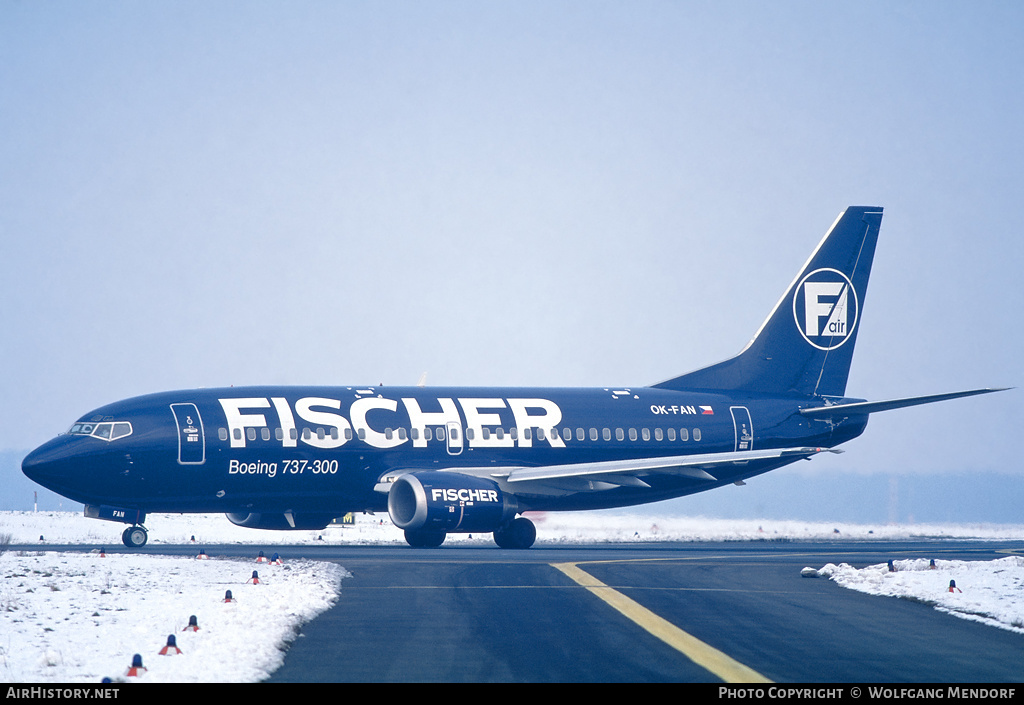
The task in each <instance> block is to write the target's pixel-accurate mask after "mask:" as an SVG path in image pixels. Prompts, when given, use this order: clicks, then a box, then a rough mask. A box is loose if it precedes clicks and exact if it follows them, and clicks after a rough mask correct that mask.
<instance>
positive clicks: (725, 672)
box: [551, 563, 771, 683]
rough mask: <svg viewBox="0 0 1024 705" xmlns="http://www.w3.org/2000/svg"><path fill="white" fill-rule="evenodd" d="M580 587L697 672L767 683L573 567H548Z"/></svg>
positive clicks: (719, 652) (765, 680)
mask: <svg viewBox="0 0 1024 705" xmlns="http://www.w3.org/2000/svg"><path fill="white" fill-rule="evenodd" d="M551 566H552V567H553V568H557V569H558V570H560V571H562V572H563V573H564V574H565V575H567V576H568V577H569V578H570V579H571V580H573V581H575V582H576V583H577V584H579V585H580V586H582V587H585V588H586V589H587V590H589V591H590V592H591V593H593V594H594V595H596V596H598V597H600V598H601V599H602V600H604V601H605V602H606V603H608V604H609V605H611V606H612V607H613V608H615V609H616V610H618V611H619V612H620V613H622V614H623V615H624V616H625V617H626V618H627V619H630V620H631V621H633V622H634V623H636V624H637V625H638V626H639V627H640V628H641V629H644V630H645V631H647V632H648V633H650V634H652V635H653V636H656V637H657V638H659V639H661V640H662V641H664V642H665V643H666V644H668V645H669V646H671V647H672V648H674V649H676V650H677V651H679V652H680V653H681V654H683V655H684V656H686V657H687V658H688V659H690V660H691V661H693V662H694V663H695V664H697V665H698V666H700V667H701V668H705V669H707V670H708V671H710V672H711V673H713V674H714V675H716V676H718V677H719V678H721V679H722V680H723V681H725V682H726V683H771V681H770V680H769V679H768V678H765V677H764V676H762V675H761V674H760V673H758V672H757V671H755V670H753V669H752V668H749V667H748V666H744V665H743V664H742V663H740V662H739V661H736V660H735V659H733V658H730V657H729V656H726V655H725V654H723V653H722V652H721V651H719V650H718V649H716V648H714V647H712V646H708V645H707V644H705V643H704V642H703V641H701V640H700V639H697V638H696V637H694V636H692V635H690V634H687V633H686V632H684V631H683V630H682V629H680V628H679V627H677V626H676V625H674V624H672V623H671V622H669V621H667V620H665V619H663V618H661V617H659V616H658V615H656V614H654V612H651V611H650V610H649V609H647V608H646V607H644V606H642V605H640V604H639V603H637V602H634V601H633V600H631V599H629V598H628V597H626V596H625V595H623V594H622V593H621V592H619V591H617V590H615V589H614V588H610V587H608V586H607V585H605V584H604V583H602V582H601V581H600V580H598V579H597V578H595V577H594V576H592V575H590V573H587V572H586V571H584V570H582V569H580V568H579V567H578V566H577V565H576V564H575V563H552V564H551Z"/></svg>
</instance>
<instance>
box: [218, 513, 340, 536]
mask: <svg viewBox="0 0 1024 705" xmlns="http://www.w3.org/2000/svg"><path fill="white" fill-rule="evenodd" d="M227 518H228V521H230V522H231V523H232V524H235V525H236V526H244V527H245V528H247V529H274V530H277V531H282V530H283V531H291V530H293V529H310V530H318V529H322V528H324V527H325V526H327V525H328V524H330V523H331V521H332V520H333V519H334V517H333V516H328V515H326V514H292V513H291V512H286V513H283V514H257V513H252V514H244V513H241V512H239V513H237V514H228V515H227Z"/></svg>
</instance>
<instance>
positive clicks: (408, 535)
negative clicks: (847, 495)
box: [125, 517, 537, 548]
mask: <svg viewBox="0 0 1024 705" xmlns="http://www.w3.org/2000/svg"><path fill="white" fill-rule="evenodd" d="M127 533H128V532H125V534H126V535H127ZM447 536H448V534H447V533H446V532H444V531H441V530H439V529H419V530H413V531H411V530H409V529H406V531H405V540H406V541H407V542H408V544H409V545H410V546H412V547H413V548H437V547H438V546H440V545H441V544H442V543H444V540H445V538H447ZM536 540H537V527H535V526H534V525H533V522H532V521H530V520H529V519H527V518H525V517H519V518H518V519H514V520H512V521H510V522H509V523H508V524H506V525H505V526H503V527H501V528H500V529H496V530H495V531H494V543H496V544H498V548H529V547H530V546H532V545H533V542H534V541H536Z"/></svg>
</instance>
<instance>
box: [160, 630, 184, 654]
mask: <svg viewBox="0 0 1024 705" xmlns="http://www.w3.org/2000/svg"><path fill="white" fill-rule="evenodd" d="M180 653H181V649H179V648H178V642H177V640H176V639H175V638H174V635H173V634H171V635H170V636H168V637H167V645H166V646H164V648H162V649H160V655H161V656H177V655H178V654H180Z"/></svg>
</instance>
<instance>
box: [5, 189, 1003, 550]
mask: <svg viewBox="0 0 1024 705" xmlns="http://www.w3.org/2000/svg"><path fill="white" fill-rule="evenodd" d="M881 219H882V209H881V208H879V207H864V206H856V207H853V206H851V207H849V208H847V209H846V210H845V211H843V212H842V213H840V215H839V217H838V218H837V219H836V221H835V222H834V223H833V225H832V227H831V228H830V229H829V230H828V232H827V234H826V235H825V237H824V239H822V241H821V242H820V244H819V245H818V246H817V248H816V249H815V250H814V251H813V253H812V254H811V256H810V258H809V259H808V260H807V262H806V263H805V264H804V266H803V267H802V268H801V269H800V271H799V274H797V276H796V278H795V279H794V280H793V282H792V284H791V285H790V286H789V287H788V288H787V289H786V292H785V293H784V294H783V295H782V298H781V299H779V301H778V303H777V304H776V305H775V307H774V308H773V309H772V311H771V313H770V314H769V316H768V318H767V319H766V320H765V322H764V323H763V324H762V325H761V327H760V329H759V330H758V331H757V332H756V334H755V335H754V337H753V338H752V339H751V340H750V342H749V343H748V344H747V345H746V347H745V348H743V350H742V351H741V352H740V353H739V354H737V355H736V356H735V357H732V358H730V359H727V360H725V361H723V362H719V363H718V364H715V365H711V366H709V367H705V368H702V369H698V370H696V371H694V372H690V373H688V374H684V375H682V376H678V377H674V378H672V379H668V380H665V381H663V382H659V383H656V384H652V385H649V386H640V387H637V386H624V387H602V388H592V389H590V388H492V387H483V388H470V387H451V388H449V387H437V388H430V387H424V386H416V387H394V388H392V387H383V386H371V385H361V386H350V387H286V386H272V387H262V386H253V387H244V388H235V387H227V388H220V389H196V390H188V391H174V392H164V393H158V394H151V395H147V396H140V397H136V398H132V399H128V400H125V401H119V402H116V403H113V404H109V405H107V406H103V407H100V408H98V409H96V410H95V411H91V412H89V413H87V414H85V415H84V416H82V417H81V418H80V419H78V420H77V421H76V422H75V423H74V424H72V425H71V427H70V429H69V430H68V431H67V432H66V433H63V434H61V435H59V436H57V437H56V438H54V439H52V440H50V441H48V442H47V443H44V444H43V445H42V446H40V447H39V448H37V449H36V450H34V451H32V452H31V453H30V454H29V455H28V456H27V457H26V458H25V459H24V462H23V463H22V470H23V472H24V473H25V474H26V475H27V476H28V477H29V478H31V479H32V480H34V481H35V482H37V483H39V484H41V485H43V486H45V487H47V488H49V489H51V490H54V491H55V492H58V493H59V494H62V495H64V496H66V497H68V498H70V499H72V500H75V501H77V502H81V503H82V504H84V505H85V510H84V513H85V515H86V516H87V517H92V518H97V519H103V520H108V521H113V522H121V523H124V524H128V525H129V526H128V527H127V528H126V529H125V530H124V533H123V534H122V540H123V542H124V544H125V545H126V546H128V547H140V546H143V545H145V543H146V542H147V540H148V532H147V529H146V528H145V526H144V522H145V520H146V516H147V514H151V513H156V512H161V513H214V512H216V513H224V514H226V515H227V518H228V519H229V520H230V521H231V522H233V523H234V524H237V525H239V526H244V527H250V528H254V529H294V530H299V529H302V530H309V529H322V528H324V527H326V526H327V524H328V523H330V522H331V521H332V520H333V519H334V518H336V517H339V516H342V515H344V514H346V513H348V512H383V511H387V512H388V514H389V515H390V518H391V521H392V522H393V523H394V525H395V526H397V527H398V528H399V529H402V530H404V532H405V538H406V541H407V542H408V543H409V545H411V546H414V547H436V546H440V545H441V544H442V543H443V542H444V540H445V538H446V536H447V534H449V533H492V534H493V538H494V541H495V543H496V544H497V545H498V546H499V547H502V548H516V549H525V548H529V547H530V546H532V545H533V543H534V541H535V540H536V536H537V531H536V527H535V526H534V524H533V522H532V521H530V520H529V519H528V518H526V517H524V516H522V515H523V513H525V512H536V511H559V510H562V511H565V510H582V509H602V508H611V507H623V506H630V505H637V504H643V503H648V502H656V501H660V500H665V499H670V498H674V497H680V496H683V495H688V494H692V493H696V492H703V491H705V490H710V489H712V488H715V487H720V486H722V485H726V484H730V483H734V484H738V485H742V484H743V481H744V480H746V479H747V478H750V477H753V476H755V475H760V474H762V473H765V472H768V471H770V470H774V469H776V468H780V467H782V466H785V465H789V464H791V463H794V462H796V461H798V460H804V459H810V458H811V457H813V456H815V455H818V454H820V453H825V452H842V450H841V449H839V448H837V446H839V445H841V444H842V443H845V442H847V441H849V440H851V439H853V438H856V437H857V436H859V435H860V434H861V433H863V431H864V430H865V428H866V426H867V422H868V417H869V416H870V415H871V414H873V413H876V412H880V411H886V410H891V409H899V408H905V407H912V406H915V405H919V404H929V403H933V402H938V401H943V400H948V399H955V398H959V397H968V396H972V395H977V394H987V393H990V392H995V391H1001V390H1000V389H994V388H987V389H974V390H969V391H960V392H952V393H944V394H933V395H929V396H918V397H906V398H897V399H891V400H885V401H866V400H863V399H854V398H847V397H846V396H845V395H846V384H847V378H848V375H849V370H850V363H851V360H852V357H853V350H854V345H855V343H856V340H857V333H858V331H859V329H860V323H861V319H862V315H861V314H862V311H863V307H864V301H865V295H866V291H867V284H868V277H869V275H870V272H871V264H872V260H873V258H874V252H875V244H876V242H877V238H878V233H879V229H880V226H881Z"/></svg>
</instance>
